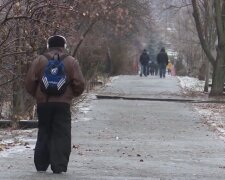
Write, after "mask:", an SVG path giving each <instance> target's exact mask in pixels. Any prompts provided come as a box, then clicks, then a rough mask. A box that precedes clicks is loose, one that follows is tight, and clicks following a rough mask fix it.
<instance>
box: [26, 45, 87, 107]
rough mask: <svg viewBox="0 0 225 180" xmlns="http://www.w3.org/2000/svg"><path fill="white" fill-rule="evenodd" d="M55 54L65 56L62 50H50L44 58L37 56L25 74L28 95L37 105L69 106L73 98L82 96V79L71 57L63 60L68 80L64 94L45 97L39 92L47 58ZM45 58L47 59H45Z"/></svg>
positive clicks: (76, 62) (58, 48)
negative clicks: (58, 103)
mask: <svg viewBox="0 0 225 180" xmlns="http://www.w3.org/2000/svg"><path fill="white" fill-rule="evenodd" d="M55 53H58V54H59V56H60V57H63V56H64V57H65V55H66V54H67V51H66V49H64V48H60V47H57V48H50V49H49V50H48V51H47V52H46V54H45V56H44V55H40V56H38V57H37V58H36V59H35V60H34V61H33V62H32V64H31V67H30V69H29V71H28V73H27V77H26V80H25V87H26V90H27V92H28V93H29V94H31V95H32V96H33V97H34V98H35V99H36V101H37V103H45V102H47V101H48V102H64V103H68V104H71V101H72V99H73V98H74V97H77V96H79V95H81V94H82V92H83V91H84V86H85V84H84V78H83V75H82V73H81V70H80V67H79V63H78V61H77V60H76V59H74V58H73V57H72V56H66V57H65V58H64V66H65V72H66V75H67V77H68V79H69V82H70V83H69V85H68V86H67V88H66V91H65V93H64V94H62V95H60V96H49V97H48V96H47V95H46V94H45V93H44V92H42V91H41V87H40V81H41V78H42V76H43V73H44V69H45V66H46V65H47V63H48V59H47V57H48V56H49V57H53V56H54V55H55ZM46 56H47V57H46Z"/></svg>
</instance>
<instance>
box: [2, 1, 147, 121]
mask: <svg viewBox="0 0 225 180" xmlns="http://www.w3.org/2000/svg"><path fill="white" fill-rule="evenodd" d="M150 17H151V13H150V4H149V1H148V0H143V1H141V2H140V1H138V0H2V1H0V94H1V95H0V102H1V104H2V103H3V102H9V103H10V105H11V108H12V113H11V118H12V119H14V120H15V121H16V120H18V119H21V118H25V117H27V116H30V112H31V111H32V107H33V104H34V102H33V101H32V100H31V99H30V98H29V96H27V94H26V93H25V90H24V86H23V82H24V77H25V75H26V72H27V70H28V68H29V64H30V63H31V62H32V60H33V59H34V58H35V57H36V55H37V54H40V53H43V52H44V51H45V50H46V40H47V38H48V37H49V36H51V35H53V34H61V35H64V36H65V37H66V38H67V40H68V50H69V52H70V54H71V55H72V56H74V57H76V58H79V61H80V64H81V67H82V69H83V72H84V74H85V76H86V77H87V79H88V78H91V77H93V76H94V74H97V73H98V72H99V71H101V72H103V71H104V70H103V69H104V67H103V66H104V64H105V63H106V62H105V60H106V59H107V57H108V56H107V54H108V52H110V51H112V50H113V49H115V48H113V47H116V43H117V42H118V41H117V40H119V44H123V46H121V47H122V48H124V47H125V49H126V48H127V47H128V46H130V44H132V42H134V41H135V33H138V31H139V29H140V28H147V27H145V25H149V24H151V18H150ZM117 51H119V53H121V52H123V49H121V48H120V49H117ZM117 53H118V52H117ZM121 58H122V57H121ZM110 61H113V59H110ZM118 67H119V65H115V68H118ZM114 72H115V73H116V72H117V71H116V70H114Z"/></svg>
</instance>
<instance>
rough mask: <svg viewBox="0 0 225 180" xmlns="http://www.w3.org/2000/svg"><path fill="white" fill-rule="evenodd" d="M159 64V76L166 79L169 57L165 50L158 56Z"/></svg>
mask: <svg viewBox="0 0 225 180" xmlns="http://www.w3.org/2000/svg"><path fill="white" fill-rule="evenodd" d="M157 62H158V66H159V76H160V78H162V77H163V78H165V76H166V66H167V64H168V55H167V53H166V51H165V48H162V49H161V51H160V52H159V54H158V55H157Z"/></svg>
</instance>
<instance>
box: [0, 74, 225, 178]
mask: <svg viewBox="0 0 225 180" xmlns="http://www.w3.org/2000/svg"><path fill="white" fill-rule="evenodd" d="M97 94H104V95H123V96H129V97H140V98H143V97H151V98H164V99H166V98H182V94H181V90H180V87H179V83H178V80H177V79H176V78H175V77H167V78H166V79H160V78H158V77H142V78H141V77H139V76H119V77H117V78H114V80H113V81H112V83H111V84H108V85H107V86H106V87H105V88H102V89H101V90H99V91H98V92H97ZM78 108H79V113H77V114H76V115H74V116H73V120H72V146H73V147H72V153H71V158H70V163H69V167H68V172H67V173H66V174H61V175H55V174H52V172H51V171H50V170H48V172H46V173H37V172H36V171H35V168H34V165H33V149H32V148H28V149H27V150H26V151H22V152H15V153H11V154H9V155H8V156H1V153H0V156H1V157H0V179H24V180H28V179H29V180H30V179H46V180H47V179H50V180H51V179H71V180H72V179H81V180H82V179H96V180H98V179H102V180H108V179H116V180H125V179H128V180H130V179H132V180H133V179H135V180H142V179H161V180H164V179H165V180H167V179H172V180H173V179H187V180H191V179H204V180H205V179H208V180H217V179H221V180H222V179H224V177H225V144H224V142H223V141H222V140H220V139H219V138H218V137H217V136H216V135H215V134H214V133H213V132H211V131H210V130H209V129H208V127H207V126H205V125H204V124H203V122H202V119H201V118H200V116H199V114H198V113H197V112H195V110H194V109H193V108H192V104H191V103H185V102H171V101H168V102H166V101H144V100H124V99H97V98H96V97H95V95H94V94H90V95H89V96H88V97H87V99H86V100H85V101H84V102H82V103H80V104H79V107H78ZM75 109H76V108H75V107H74V108H73V109H72V110H75ZM32 137H33V138H34V139H35V138H36V135H35V133H34V134H33V136H32Z"/></svg>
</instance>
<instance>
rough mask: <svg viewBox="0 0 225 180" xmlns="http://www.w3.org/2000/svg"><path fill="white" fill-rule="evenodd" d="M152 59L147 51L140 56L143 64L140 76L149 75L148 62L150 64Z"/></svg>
mask: <svg viewBox="0 0 225 180" xmlns="http://www.w3.org/2000/svg"><path fill="white" fill-rule="evenodd" d="M149 60H150V58H149V56H148V54H147V51H146V49H144V50H143V53H142V54H141V56H140V59H139V61H140V64H141V72H140V76H142V74H144V76H147V75H148V62H149Z"/></svg>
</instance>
